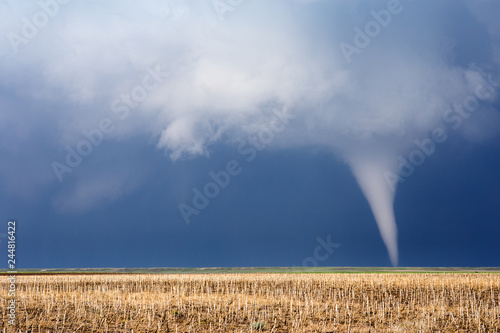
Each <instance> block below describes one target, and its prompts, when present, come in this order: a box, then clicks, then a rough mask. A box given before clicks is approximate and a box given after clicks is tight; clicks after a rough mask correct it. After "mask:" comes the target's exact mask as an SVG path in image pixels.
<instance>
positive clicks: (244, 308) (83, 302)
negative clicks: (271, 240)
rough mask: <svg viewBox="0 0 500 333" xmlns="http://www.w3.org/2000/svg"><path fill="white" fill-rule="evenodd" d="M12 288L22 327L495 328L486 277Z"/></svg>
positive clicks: (58, 282)
mask: <svg viewBox="0 0 500 333" xmlns="http://www.w3.org/2000/svg"><path fill="white" fill-rule="evenodd" d="M0 278H1V279H2V280H1V281H0V296H1V299H2V310H1V311H2V312H1V318H2V320H1V322H0V323H1V325H2V331H4V332H14V329H13V328H12V327H11V326H10V325H8V323H7V321H8V318H7V311H8V310H7V289H8V284H7V281H6V277H5V276H0ZM16 288H17V292H16V298H17V303H18V304H17V309H16V311H17V312H16V317H17V324H18V326H19V327H18V328H19V329H20V330H21V331H22V332H256V331H261V332H349V331H351V332H438V331H441V332H471V331H479V332H500V275H499V274H494V273H479V274H477V273H371V274H358V273H352V274H345V273H343V274H338V273H328V274H321V273H313V274H287V273H280V274H270V273H252V274H240V273H231V274H77V273H74V274H54V275H44V274H38V275H26V276H23V275H19V276H17V281H16Z"/></svg>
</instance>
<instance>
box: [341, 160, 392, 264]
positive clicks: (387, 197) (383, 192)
mask: <svg viewBox="0 0 500 333" xmlns="http://www.w3.org/2000/svg"><path fill="white" fill-rule="evenodd" d="M349 164H350V166H351V170H352V173H353V175H354V177H355V178H356V181H357V183H358V184H359V187H360V188H361V191H362V192H363V194H364V196H365V198H366V200H367V201H368V204H369V205H370V208H371V211H372V213H373V217H374V218H375V221H376V222H377V226H378V229H379V231H380V236H382V240H383V242H384V244H385V246H386V248H387V252H388V254H389V258H390V260H391V263H392V265H393V266H397V265H398V231H397V225H396V218H395V216H394V195H395V191H393V190H392V188H391V187H390V186H389V185H388V184H387V183H386V181H385V179H384V173H385V172H387V171H392V170H391V169H390V166H389V165H388V163H385V162H384V161H383V160H378V161H377V160H362V159H358V160H354V161H353V160H351V161H350V162H349Z"/></svg>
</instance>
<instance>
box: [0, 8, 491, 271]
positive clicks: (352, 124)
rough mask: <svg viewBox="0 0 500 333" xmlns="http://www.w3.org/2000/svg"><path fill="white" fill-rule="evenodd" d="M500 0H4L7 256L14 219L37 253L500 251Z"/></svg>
mask: <svg viewBox="0 0 500 333" xmlns="http://www.w3.org/2000/svg"><path fill="white" fill-rule="evenodd" d="M499 14H500V3H498V2H497V1H494V0H483V1H472V0H460V1H459V0H453V1H452V0H443V1H439V2H437V1H430V0H427V1H424V0H421V1H411V0H400V1H398V0H385V1H381V0H363V1H361V0H359V1H347V0H275V1H264V0H254V1H250V0H231V1H230V0H207V1H203V2H202V1H194V0H185V1H181V0H161V1H160V0H145V1H142V2H137V1H131V0H121V1H118V0H109V1H95V0H86V1H68V0H41V1H38V2H32V1H25V0H21V1H11V0H0V32H1V33H0V215H1V216H0V220H1V221H4V222H2V224H3V225H4V230H0V253H4V257H6V254H7V239H6V238H5V237H6V233H7V222H8V221H9V220H10V219H15V220H16V221H17V229H16V265H17V268H76V267H226V266H238V267H243V266H295V267H302V266H391V265H392V266H427V267H430V266H500V264H499V262H498V258H499V257H500V246H499V245H498V238H499V236H500V223H499V222H500V211H499V209H498V207H499V206H500V174H499V172H498V170H500V157H499V156H500V155H499V153H500V140H499V136H498V133H499V130H500V100H499V98H498V96H499V91H500V21H498V15H499ZM0 267H1V268H6V267H7V260H5V262H2V263H1V264H0Z"/></svg>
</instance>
